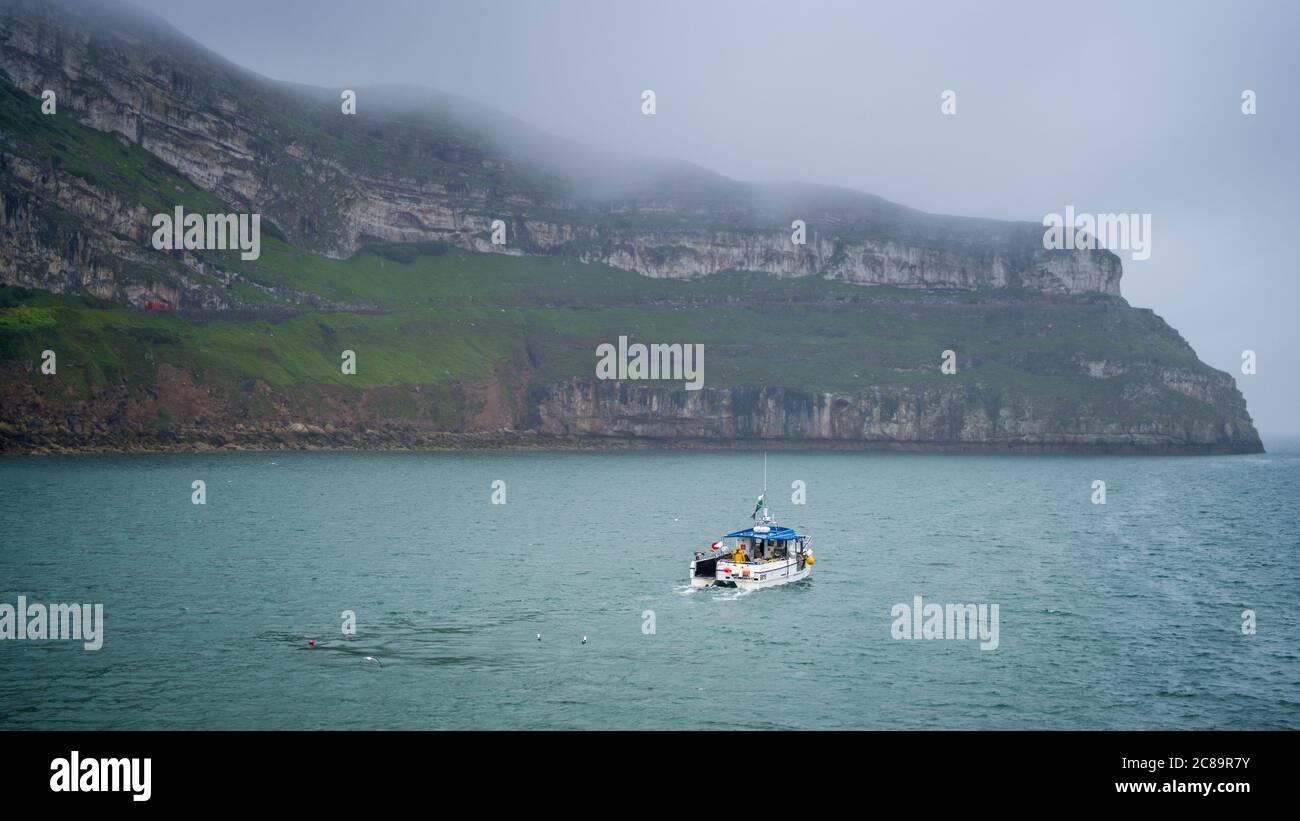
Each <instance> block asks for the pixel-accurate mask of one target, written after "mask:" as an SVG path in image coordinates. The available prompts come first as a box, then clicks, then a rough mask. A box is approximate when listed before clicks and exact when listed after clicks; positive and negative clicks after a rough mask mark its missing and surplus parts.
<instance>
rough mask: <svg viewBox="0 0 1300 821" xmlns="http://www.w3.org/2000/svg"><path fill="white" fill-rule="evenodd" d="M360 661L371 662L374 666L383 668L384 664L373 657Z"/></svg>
mask: <svg viewBox="0 0 1300 821" xmlns="http://www.w3.org/2000/svg"><path fill="white" fill-rule="evenodd" d="M362 661H373V662H374V663H375V664H378V665H379V666H380V667H383V666H384V663H383V662H382V661H380V660H379V659H377V658H375V657H374V656H366V657H365V658H364V659H362Z"/></svg>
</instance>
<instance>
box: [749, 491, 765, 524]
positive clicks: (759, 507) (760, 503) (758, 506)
mask: <svg viewBox="0 0 1300 821" xmlns="http://www.w3.org/2000/svg"><path fill="white" fill-rule="evenodd" d="M762 509H763V497H762V496H759V497H758V504H756V505H754V512H753V513H751V514H749V518H751V519H753V518H756V517H757V516H758V512H759V511H760V510H762Z"/></svg>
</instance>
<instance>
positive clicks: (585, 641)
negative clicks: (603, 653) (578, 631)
mask: <svg viewBox="0 0 1300 821" xmlns="http://www.w3.org/2000/svg"><path fill="white" fill-rule="evenodd" d="M582 643H583V644H586V643H587V637H586V636H583V637H582Z"/></svg>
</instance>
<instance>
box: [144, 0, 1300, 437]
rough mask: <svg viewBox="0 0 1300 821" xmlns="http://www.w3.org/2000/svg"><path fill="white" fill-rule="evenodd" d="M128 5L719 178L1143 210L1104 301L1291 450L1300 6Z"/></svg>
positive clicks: (325, 1)
mask: <svg viewBox="0 0 1300 821" xmlns="http://www.w3.org/2000/svg"><path fill="white" fill-rule="evenodd" d="M134 2H135V3H136V5H139V6H141V7H143V8H147V9H150V10H152V11H154V12H156V13H158V14H159V15H161V16H162V17H164V18H165V19H167V20H169V21H170V22H172V23H173V24H174V25H175V26H176V27H177V28H179V29H181V30H182V31H184V32H185V33H186V34H188V35H190V36H191V37H193V38H194V39H196V40H198V41H199V42H201V43H203V44H204V45H207V46H209V47H211V48H212V49H214V50H216V51H218V52H220V53H221V54H223V55H224V56H226V57H228V58H230V59H231V60H233V61H234V62H236V63H239V64H241V65H244V66H247V67H249V68H251V69H253V70H255V71H258V72H260V73H262V74H265V75H268V76H270V77H274V78H277V79H283V80H294V81H298V82H303V83H310V84H315V85H322V86H331V87H339V88H344V87H349V86H354V85H365V84H371V83H389V82H401V83H415V84H419V85H428V86H432V87H435V88H439V89H442V90H445V91H451V92H455V93H458V94H461V95H463V96H466V97H470V98H473V99H475V100H478V101H481V102H483V103H487V104H489V105H492V106H494V107H496V108H499V109H501V110H503V111H506V112H508V113H510V114H513V115H515V116H518V117H520V118H522V119H525V120H528V121H530V122H532V123H534V124H535V125H537V126H540V127H541V128H544V129H546V130H548V131H551V132H553V133H556V134H560V135H563V136H566V137H571V138H574V139H577V140H581V141H585V142H590V143H596V144H599V145H604V146H607V147H612V148H619V149H622V150H626V151H631V152H634V153H646V154H655V155H660V156H666V157H675V158H680V159H684V160H689V161H692V162H695V163H697V164H699V165H703V166H705V167H708V168H711V169H713V170H715V171H719V172H721V173H724V174H727V175H728V176H731V177H736V178H739V179H750V180H802V181H808V182H819V183H827V184H832V185H841V186H846V187H851V188H857V189H861V190H864V191H869V192H872V193H875V194H879V195H881V196H884V197H886V198H888V199H891V200H895V201H897V202H900V203H903V204H905V205H910V206H913V207H917V208H921V209H924V210H927V211H933V212H938V213H946V214H961V215H970V216H987V217H999V218H1005V219H1023V220H1034V221H1040V220H1041V219H1042V217H1043V215H1045V214H1047V213H1049V212H1063V211H1064V209H1065V206H1067V205H1073V206H1074V207H1075V208H1076V210H1078V211H1082V212H1093V213H1111V212H1121V211H1122V212H1139V213H1150V214H1151V215H1152V253H1151V257H1150V259H1149V260H1146V261H1142V262H1135V261H1132V260H1130V259H1129V255H1128V254H1127V253H1123V254H1121V258H1122V259H1123V260H1124V279H1123V292H1124V296H1125V297H1126V298H1127V299H1128V300H1129V301H1130V302H1131V303H1132V304H1134V305H1137V306H1142V307H1149V308H1152V309H1154V310H1155V311H1156V313H1158V314H1160V315H1161V316H1162V317H1164V318H1165V319H1166V320H1167V321H1169V323H1170V324H1171V325H1173V326H1174V327H1175V328H1177V329H1178V330H1179V331H1181V332H1182V334H1183V336H1185V337H1186V338H1187V339H1188V341H1189V342H1190V343H1191V344H1192V346H1193V347H1194V348H1195V349H1196V352H1197V353H1198V354H1199V355H1200V357H1201V358H1202V359H1203V360H1204V361H1206V362H1208V363H1210V364H1211V365H1213V366H1215V367H1217V368H1221V369H1223V370H1225V371H1227V372H1229V373H1231V374H1233V375H1234V376H1235V377H1236V379H1237V382H1238V384H1239V385H1240V386H1241V388H1242V390H1243V391H1244V393H1245V394H1246V397H1247V400H1248V402H1249V407H1250V411H1251V414H1252V415H1253V416H1254V418H1255V421H1256V424H1257V425H1258V426H1259V428H1260V430H1261V432H1262V433H1263V434H1264V435H1265V446H1266V447H1267V446H1268V444H1269V443H1268V435H1269V434H1270V433H1272V434H1279V433H1287V434H1297V433H1300V415H1298V414H1296V413H1295V411H1294V408H1295V407H1296V405H1297V402H1298V401H1300V366H1298V364H1297V358H1296V357H1297V355H1298V354H1300V329H1298V326H1300V322H1298V321H1297V317H1296V310H1297V307H1300V285H1298V284H1297V280H1298V278H1300V264H1298V263H1297V254H1296V251H1295V249H1294V247H1293V244H1294V239H1293V238H1294V237H1295V236H1296V233H1297V232H1296V231H1295V228H1294V224H1295V219H1296V210H1297V201H1298V197H1297V192H1298V191H1300V162H1298V155H1300V150H1298V149H1297V145H1300V142H1298V140H1297V134H1298V133H1300V116H1298V115H1297V108H1296V106H1297V97H1296V86H1297V79H1298V78H1300V58H1297V49H1296V45H1295V44H1296V41H1297V35H1300V11H1298V10H1297V9H1298V8H1300V4H1295V3H1291V4H1288V3H1266V2H1254V1H1253V0H1245V2H1238V3H1233V4H1229V3H1217V2H1215V3H1211V2H1196V0H1192V1H1191V2H1178V3H1175V2H1167V3H1166V2H1142V0H1126V1H1121V2H1091V3H1086V4H1077V3H1071V4H1064V3H1060V4H1051V3H1043V2H1032V3H1030V2H1025V3H1019V2H1015V3H1013V2H992V0H988V1H987V2H971V3H956V2H935V3H924V2H901V1H900V2H897V3H879V4H877V3H868V2H808V1H805V2H800V3H789V2H782V3H777V2H771V3H767V2H721V1H720V0H719V1H716V2H715V1H713V0H691V1H689V2H678V1H677V0H653V2H640V3H631V2H619V1H618V0H592V2H560V1H559V0H555V1H554V2H546V1H545V0H513V1H511V2H487V1H485V0H472V2H471V0H465V2H459V3H451V2H435V1H428V2H415V0H383V2H378V1H377V0H362V1H361V2H354V0H275V2H268V1H267V0H222V2H220V3H213V2H211V0H134ZM643 89H653V90H654V91H655V92H656V95H657V102H658V113H657V114H656V115H655V116H653V117H646V116H643V115H642V114H641V92H642V90H643ZM945 89H952V90H953V91H955V92H956V93H957V114H956V116H952V117H949V116H943V115H941V114H940V102H941V101H940V94H941V93H942V92H943V91H944V90H945ZM1244 89H1252V90H1254V91H1255V92H1256V93H1257V100H1258V113H1257V114H1256V115H1254V116H1245V115H1243V114H1242V113H1241V93H1242V91H1243V90H1244ZM1245 349H1253V350H1254V351H1256V352H1257V354H1258V357H1259V359H1258V373H1257V374H1256V375H1254V376H1245V375H1242V374H1241V370H1240V362H1241V353H1242V351H1243V350H1245Z"/></svg>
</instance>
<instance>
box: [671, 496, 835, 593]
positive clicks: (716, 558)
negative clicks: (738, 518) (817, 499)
mask: <svg viewBox="0 0 1300 821" xmlns="http://www.w3.org/2000/svg"><path fill="white" fill-rule="evenodd" d="M759 504H760V506H761V505H762V501H761V497H760V502H759ZM762 511H763V518H762V520H761V521H760V522H759V523H758V524H755V525H754V526H753V527H749V528H745V529H744V530H737V531H734V532H732V533H728V534H727V535H726V536H724V537H722V539H719V540H718V541H715V542H714V543H713V544H711V545H710V546H709V550H708V552H704V551H700V552H697V553H696V554H695V558H694V559H693V560H692V561H691V586H693V587H710V586H715V585H716V586H718V587H738V588H741V589H747V590H748V589H757V588H762V587H775V586H776V585H779V584H788V583H790V582H797V581H799V580H801V579H805V578H807V577H808V574H809V573H811V572H812V566H813V562H814V559H813V555H812V537H811V536H801V535H799V534H798V533H796V532H795V531H794V528H790V527H783V526H781V525H778V524H776V523H775V522H774V521H772V516H771V514H770V513H769V512H768V510H767V508H766V507H762ZM755 513H757V510H756V511H755Z"/></svg>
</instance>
